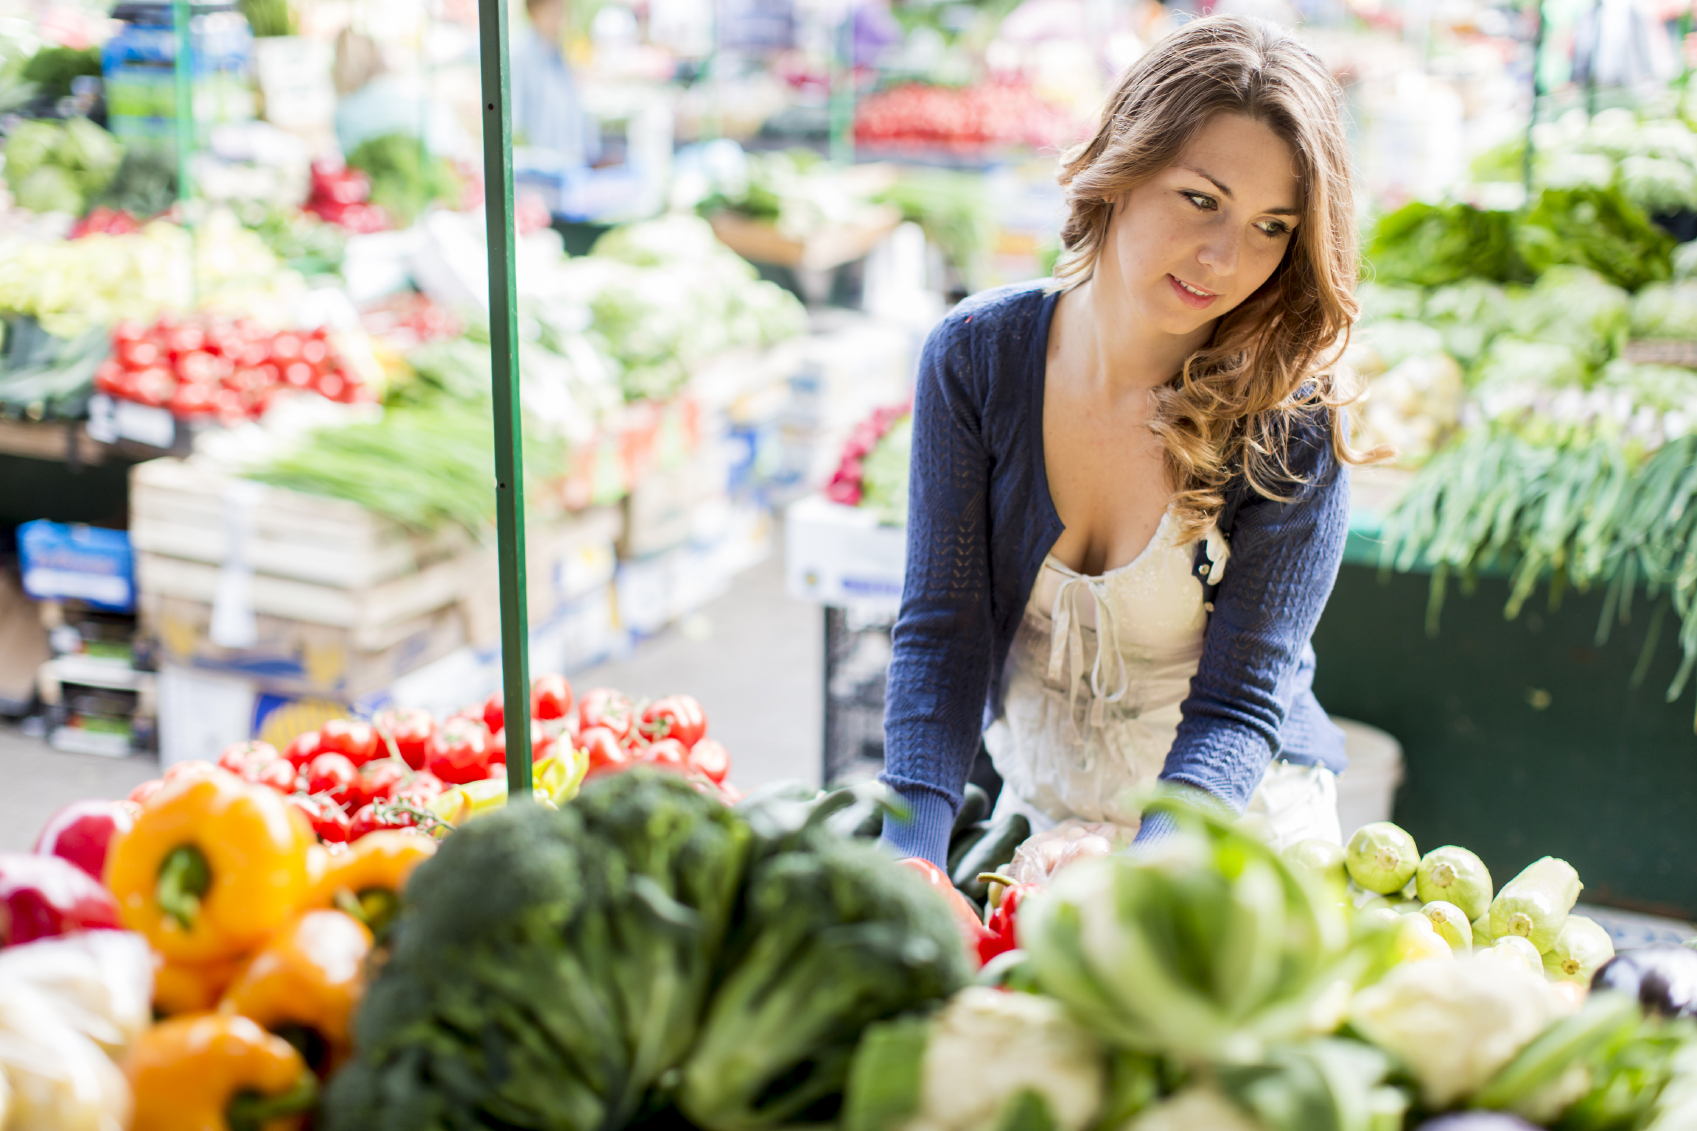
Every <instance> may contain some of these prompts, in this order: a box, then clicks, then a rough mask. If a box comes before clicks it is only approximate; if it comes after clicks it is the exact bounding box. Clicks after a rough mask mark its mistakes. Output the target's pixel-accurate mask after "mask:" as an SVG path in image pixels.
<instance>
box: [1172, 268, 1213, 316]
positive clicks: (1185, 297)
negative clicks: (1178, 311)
mask: <svg viewBox="0 0 1697 1131" xmlns="http://www.w3.org/2000/svg"><path fill="white" fill-rule="evenodd" d="M1167 285H1168V286H1170V287H1172V289H1173V294H1175V295H1177V296H1178V300H1179V301H1180V302H1182V303H1184V305H1186V306H1188V307H1190V308H1191V309H1192V310H1201V309H1203V308H1205V307H1206V306H1208V305H1209V304H1210V303H1212V302H1213V301H1214V300H1215V299H1217V298H1219V297H1220V296H1219V295H1217V294H1212V293H1208V294H1197V293H1196V292H1195V291H1192V290H1189V289H1187V287H1186V285H1185V284H1184V283H1181V282H1179V280H1178V277H1177V276H1176V275H1168V276H1167ZM1200 289H1201V288H1200V287H1198V288H1197V290H1200Z"/></svg>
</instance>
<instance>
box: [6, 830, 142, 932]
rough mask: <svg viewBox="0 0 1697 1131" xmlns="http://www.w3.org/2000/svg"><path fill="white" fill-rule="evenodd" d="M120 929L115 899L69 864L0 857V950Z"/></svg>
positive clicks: (48, 859) (13, 855)
mask: <svg viewBox="0 0 1697 1131" xmlns="http://www.w3.org/2000/svg"><path fill="white" fill-rule="evenodd" d="M123 929H124V928H123V921H122V919H120V918H119V915H118V901H117V899H116V898H115V897H114V896H113V895H112V893H111V892H109V891H107V890H106V888H104V887H102V886H101V884H100V882H99V881H98V880H95V879H93V878H92V877H91V876H89V874H88V873H87V872H85V871H83V870H82V869H81V868H79V867H77V865H75V864H73V863H71V862H70V861H69V860H64V859H61V858H60V857H57V856H33V855H30V854H29V853H25V852H5V853H0V946H17V945H18V944H19V943H27V942H33V941H34V940H36V939H46V938H53V937H55V936H57V935H68V934H73V933H75V932H77V931H92V930H112V931H121V930H123Z"/></svg>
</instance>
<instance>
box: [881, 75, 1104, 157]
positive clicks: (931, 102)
mask: <svg viewBox="0 0 1697 1131" xmlns="http://www.w3.org/2000/svg"><path fill="white" fill-rule="evenodd" d="M1079 133H1080V127H1079V123H1077V122H1075V121H1074V120H1073V119H1072V117H1071V116H1070V115H1069V114H1068V113H1067V112H1066V111H1065V110H1062V109H1060V108H1059V107H1056V106H1053V105H1051V104H1050V103H1048V102H1045V101H1044V100H1043V99H1042V98H1040V97H1039V96H1038V95H1037V93H1036V92H1035V91H1034V90H1032V89H1031V87H1030V86H1028V85H1026V84H1024V83H1018V82H988V83H982V84H979V85H976V86H970V87H946V86H926V85H921V84H919V83H905V84H903V85H901V86H895V87H890V88H889V89H887V90H881V91H879V92H877V93H876V94H873V95H871V96H869V97H867V98H865V99H862V100H861V101H860V102H859V104H858V105H856V107H855V116H854V138H855V141H856V143H857V144H860V145H866V146H871V147H874V148H876V147H879V146H893V147H910V148H923V147H935V148H938V149H942V150H945V151H953V152H964V153H974V152H978V151H981V150H983V149H985V148H988V147H1003V146H1026V147H1029V148H1032V149H1043V148H1045V147H1050V146H1057V147H1058V146H1065V145H1069V144H1071V143H1072V142H1073V141H1076V140H1077V135H1078V134H1079Z"/></svg>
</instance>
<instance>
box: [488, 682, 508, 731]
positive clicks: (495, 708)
mask: <svg viewBox="0 0 1697 1131" xmlns="http://www.w3.org/2000/svg"><path fill="white" fill-rule="evenodd" d="M506 722H507V713H506V711H505V710H504V709H503V708H502V706H501V693H500V692H499V691H497V692H496V693H495V694H493V695H491V696H490V697H489V698H487V699H485V700H484V701H483V725H484V726H486V727H488V728H489V733H490V734H494V733H495V732H496V731H498V730H500V729H501V728H502V727H503V726H505V725H506Z"/></svg>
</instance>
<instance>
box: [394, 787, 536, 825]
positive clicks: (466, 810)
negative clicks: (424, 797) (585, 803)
mask: <svg viewBox="0 0 1697 1131" xmlns="http://www.w3.org/2000/svg"><path fill="white" fill-rule="evenodd" d="M531 795H532V796H534V797H535V798H536V803H537V804H538V805H544V806H547V807H548V808H550V809H558V808H559V806H558V805H556V804H555V803H554V798H553V797H552V796H550V794H549V793H548V791H547V790H546V789H544V788H543V787H542V786H540V785H533V786H532V787H531ZM506 804H507V779H506V778H488V779H486V780H484V781H474V782H467V783H465V784H464V785H457V786H455V787H454V788H453V789H450V790H448V791H447V792H446V793H444V794H442V795H440V796H439V797H437V798H435V799H434V800H432V801H431V802H430V804H428V805H426V806H425V808H426V809H428V810H430V812H432V813H434V814H435V815H436V816H437V817H438V818H440V819H441V820H442V821H443V822H444V823H446V824H448V825H452V826H456V827H457V826H459V825H463V824H465V823H466V822H467V821H469V820H471V819H472V818H473V817H480V816H482V815H483V814H485V813H493V812H494V811H495V810H497V809H500V808H502V807H503V806H505V805H506Z"/></svg>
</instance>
